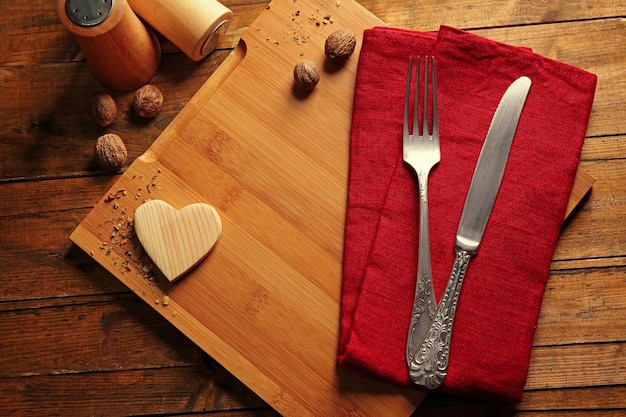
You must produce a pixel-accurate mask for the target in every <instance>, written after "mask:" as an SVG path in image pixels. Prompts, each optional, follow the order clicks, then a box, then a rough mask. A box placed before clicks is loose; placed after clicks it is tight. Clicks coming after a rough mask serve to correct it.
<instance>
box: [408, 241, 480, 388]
mask: <svg viewBox="0 0 626 417" xmlns="http://www.w3.org/2000/svg"><path fill="white" fill-rule="evenodd" d="M474 253H475V252H470V251H467V250H465V249H461V248H457V249H456V258H455V260H454V266H453V267H452V273H451V274H450V278H449V279H448V284H447V286H446V291H445V293H444V294H443V297H442V299H441V302H440V304H439V307H438V308H437V314H436V315H435V320H434V321H433V323H432V325H431V326H430V329H429V331H428V335H427V336H426V338H425V339H424V341H423V342H422V345H421V346H420V349H419V350H418V351H417V353H416V354H415V356H414V357H413V358H412V360H411V362H410V364H409V374H410V376H411V380H412V381H413V383H415V384H416V385H418V386H420V387H423V388H427V389H435V388H439V387H440V386H441V384H443V381H444V379H445V378H446V375H447V374H448V359H449V356H450V338H451V335H452V324H453V322H454V313H455V312H456V305H457V302H458V300H459V293H460V292H461V286H462V285H463V279H464V278H465V272H466V271H467V266H468V265H469V261H470V259H471V258H472V256H474Z"/></svg>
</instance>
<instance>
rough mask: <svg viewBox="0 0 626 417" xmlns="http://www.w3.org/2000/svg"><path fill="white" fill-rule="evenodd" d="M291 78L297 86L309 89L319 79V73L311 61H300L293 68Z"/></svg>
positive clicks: (311, 88) (313, 86)
mask: <svg viewBox="0 0 626 417" xmlns="http://www.w3.org/2000/svg"><path fill="white" fill-rule="evenodd" d="M293 79H294V80H295V81H296V84H297V85H298V87H300V88H301V89H303V90H306V91H311V90H313V88H315V86H316V85H317V83H318V82H319V81H320V73H319V71H318V70H317V67H316V66H315V64H314V63H313V62H311V61H301V62H298V63H297V64H296V66H295V67H294V69H293Z"/></svg>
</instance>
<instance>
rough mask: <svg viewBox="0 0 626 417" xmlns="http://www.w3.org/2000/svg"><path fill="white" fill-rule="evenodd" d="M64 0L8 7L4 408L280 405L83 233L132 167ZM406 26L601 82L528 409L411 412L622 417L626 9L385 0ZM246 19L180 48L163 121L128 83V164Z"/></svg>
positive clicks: (3, 20)
mask: <svg viewBox="0 0 626 417" xmlns="http://www.w3.org/2000/svg"><path fill="white" fill-rule="evenodd" d="M53 3H54V2H49V1H42V0H32V1H28V2H27V1H24V0H8V1H6V2H3V3H2V5H1V6H0V8H1V10H2V12H3V13H0V37H1V38H2V40H3V41H2V42H0V80H1V82H0V116H1V117H2V123H1V124H0V173H1V176H0V196H1V197H2V198H0V230H2V234H0V236H1V237H0V265H1V266H0V271H1V272H2V274H1V276H2V280H3V291H2V293H1V295H0V327H1V330H2V334H3V339H2V342H0V353H1V355H0V361H1V362H2V367H1V369H2V371H1V374H0V411H1V412H2V414H5V415H54V414H56V415H68V414H71V413H73V414H76V415H111V416H121V415H163V416H165V415H197V414H206V415H219V416H229V417H231V416H238V417H241V416H276V415H278V414H277V413H276V412H275V411H273V410H272V409H271V408H270V407H269V406H268V405H267V404H266V403H265V402H264V401H262V400H261V399H260V398H259V397H258V396H256V395H255V394H254V393H253V392H252V391H251V390H250V389H248V388H247V387H246V386H245V385H244V384H242V383H241V382H240V381H238V380H237V379H236V378H234V377H233V376H232V374H230V373H229V372H228V371H227V370H225V369H224V368H223V367H222V366H220V365H219V364H218V363H217V362H216V361H215V359H214V358H212V357H210V356H208V355H206V354H205V353H204V352H203V351H202V350H201V349H199V348H198V347H197V346H196V345H195V344H194V343H193V342H191V341H190V340H189V339H188V338H187V337H186V336H184V335H183V334H182V333H180V332H179V331H178V330H177V329H176V328H175V327H173V326H172V325H171V324H170V323H169V322H168V321H167V320H164V319H163V318H162V316H161V315H159V314H157V313H156V312H155V311H154V309H153V308H151V307H150V306H148V305H147V304H146V303H145V302H144V301H143V300H142V299H141V298H140V297H138V296H137V295H136V294H134V293H132V292H131V291H130V290H128V289H127V288H126V287H125V286H124V285H122V284H121V283H120V282H119V281H118V280H117V279H116V278H114V277H113V276H112V275H111V274H110V273H109V272H108V271H106V270H105V269H104V268H102V267H101V266H99V265H98V264H97V263H96V262H95V261H94V260H93V259H92V258H91V257H90V256H89V254H87V253H85V252H83V251H82V250H80V249H79V248H77V247H76V246H74V245H72V244H71V242H70V241H69V239H68V236H69V235H70V234H71V232H72V231H73V230H74V229H75V227H76V226H77V225H78V224H79V223H80V222H81V221H82V220H83V219H84V218H85V217H86V216H87V215H88V213H89V212H90V211H91V209H92V208H93V206H94V204H96V203H97V202H98V201H99V200H100V198H101V197H102V196H103V195H104V194H105V193H106V192H107V191H108V190H109V189H110V188H111V187H112V186H113V184H114V183H115V182H116V181H117V180H118V179H119V178H120V177H119V176H118V175H110V174H106V173H104V172H102V171H100V170H99V168H98V166H97V164H95V162H94V161H93V144H94V141H95V138H96V137H97V136H98V135H99V134H100V133H102V132H103V129H102V128H99V127H98V126H97V125H96V124H95V123H93V121H92V120H91V117H90V115H89V102H90V98H91V95H92V94H94V93H96V92H99V91H102V87H100V86H99V85H98V84H97V83H96V82H95V81H94V80H93V78H92V77H91V75H90V73H89V71H88V69H87V66H86V64H85V62H84V60H83V58H82V54H81V53H80V49H79V47H78V45H77V44H76V42H75V41H74V39H73V38H72V36H71V35H70V34H69V33H68V32H67V31H66V30H65V28H64V27H63V26H62V25H61V23H60V22H59V21H58V18H57V16H56V6H55V4H53ZM360 3H361V4H362V5H363V6H364V7H366V8H367V9H369V10H370V11H372V12H373V13H375V14H376V15H377V16H378V17H380V18H381V19H382V20H384V21H385V22H386V23H387V24H389V25H392V26H401V27H407V28H410V29H419V30H433V31H434V30H437V28H438V27H439V25H440V24H448V25H452V26H456V27H459V28H462V29H467V30H471V31H473V32H476V33H478V34H481V35H483V36H487V37H490V38H493V39H496V40H501V41H504V42H509V43H512V44H517V45H526V46H530V47H532V48H533V49H534V50H535V51H536V52H538V53H541V54H543V55H546V56H549V57H552V58H555V59H559V60H561V61H564V62H568V63H571V64H573V65H576V66H579V67H582V68H585V69H587V70H589V71H591V72H594V73H596V74H597V75H598V77H599V79H598V88H597V92H596V98H595V101H594V107H593V110H592V116H591V120H590V125H589V129H588V132H587V139H586V142H585V146H584V148H583V155H582V162H581V167H582V168H583V169H584V170H585V171H586V172H588V173H589V174H590V175H591V176H593V177H594V178H595V179H596V182H595V183H594V185H593V189H592V191H591V193H590V195H589V196H588V197H587V198H586V199H585V200H584V201H583V203H582V205H581V206H579V207H578V208H577V209H576V210H575V211H574V212H573V213H572V215H571V216H570V217H569V219H568V220H567V222H566V223H565V224H564V226H563V231H562V234H561V238H560V241H559V244H558V246H557V248H556V250H555V253H554V260H553V264H552V271H551V276H550V280H549V282H548V287H547V289H546V295H545V297H544V302H543V307H542V313H541V317H540V321H539V325H538V328H537V332H536V336H535V342H534V348H533V353H532V359H531V369H530V374H529V377H528V382H527V385H526V391H525V395H524V399H523V401H522V402H521V403H520V404H514V405H509V404H498V403H493V402H488V401H478V400H465V399H459V398H449V397H435V396H431V397H428V398H426V400H425V401H424V402H423V403H422V404H421V405H420V407H419V408H418V410H417V411H416V412H415V414H414V415H416V416H417V415H430V414H437V415H441V416H457V415H476V416H481V415H484V416H493V415H519V416H538V415H541V416H568V417H569V416H578V415H580V416H583V415H584V416H617V415H622V414H623V413H624V412H626V400H625V399H626V377H625V376H624V375H625V373H624V372H622V371H621V370H623V369H624V367H625V366H626V365H625V364H624V354H623V352H624V349H625V348H626V339H625V335H626V319H625V317H626V314H625V313H626V289H625V287H624V285H623V276H624V273H625V272H626V268H625V266H626V263H625V261H626V227H625V226H624V224H625V223H624V222H625V217H626V184H625V183H624V177H625V175H626V163H625V160H624V155H625V154H626V141H624V135H625V134H626V132H625V131H624V124H623V120H624V116H626V104H625V103H626V89H624V88H623V86H624V85H625V84H626V80H625V77H626V75H625V74H624V71H623V68H624V66H625V64H626V62H625V60H626V57H624V54H623V51H622V49H623V48H620V45H624V40H625V37H626V28H625V27H624V21H623V19H622V17H623V16H624V14H625V12H626V5H624V4H622V3H620V2H615V1H608V0H601V1H594V2H589V1H571V2H551V3H546V2H543V1H534V0H531V1H527V2H523V3H520V2H517V1H513V0H502V1H486V2H482V3H475V2H471V1H467V0H455V1H451V2H439V1H422V2H411V3H407V2H396V1H386V0H385V1H370V0H363V1H361V2H360ZM224 4H225V5H226V6H227V7H229V8H230V9H231V10H233V12H234V19H233V25H232V26H231V31H230V33H229V34H228V36H226V37H225V38H224V39H223V40H222V42H221V43H220V45H219V49H218V50H217V51H215V52H214V53H213V54H211V56H209V57H208V58H207V59H205V60H203V61H201V62H192V61H191V60H189V59H188V58H187V57H186V56H185V55H184V54H182V53H180V52H178V51H176V48H174V47H173V46H171V45H168V44H167V43H166V42H164V43H163V44H162V46H163V51H164V52H165V53H164V56H163V59H162V63H161V66H160V68H159V71H158V72H157V74H156V76H155V78H154V79H153V81H152V82H153V83H155V84H156V85H158V86H159V88H161V90H162V91H163V92H164V94H165V96H166V101H165V103H164V108H163V110H162V112H161V114H160V115H159V116H157V118H155V119H154V120H151V121H144V120H138V119H137V118H136V117H134V116H133V114H132V111H131V110H130V103H131V102H132V93H114V94H113V95H114V97H115V98H116V100H117V101H118V106H119V107H120V112H119V114H118V117H117V119H116V123H115V124H114V125H113V126H112V127H110V128H109V129H108V130H107V131H110V132H115V133H118V134H120V135H122V136H123V137H124V139H125V141H126V143H127V146H128V149H129V160H130V161H133V160H135V159H136V158H137V157H139V156H140V155H142V154H143V153H144V152H145V151H146V150H147V149H148V147H149V146H150V145H151V144H152V143H153V142H154V140H155V139H156V138H157V137H158V136H159V135H160V134H161V133H162V132H163V131H164V130H165V129H166V128H167V126H168V125H170V123H171V122H172V120H173V119H174V117H176V116H177V115H178V114H179V113H180V111H181V109H182V108H183V107H184V105H185V104H186V103H188V101H189V100H190V99H191V97H192V96H193V95H194V94H195V93H196V92H197V91H198V89H199V88H200V87H201V86H202V85H203V84H204V83H205V82H206V81H207V79H208V78H209V77H210V76H211V75H212V74H213V73H214V72H215V71H216V69H217V68H218V66H219V65H220V64H221V63H222V62H223V61H224V59H225V58H226V56H228V55H229V53H230V51H231V50H232V48H233V47H234V46H235V45H236V44H237V41H238V39H239V37H240V36H241V35H242V34H243V32H245V30H246V29H247V28H248V27H249V26H250V25H251V23H252V22H253V21H254V20H255V19H256V18H257V17H258V16H259V15H260V14H261V13H262V12H263V10H264V9H265V7H266V2H257V3H254V2H248V1H239V2H232V1H231V2H226V1H225V2H224Z"/></svg>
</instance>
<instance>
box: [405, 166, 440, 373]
mask: <svg viewBox="0 0 626 417" xmlns="http://www.w3.org/2000/svg"><path fill="white" fill-rule="evenodd" d="M417 177H418V183H419V196H420V214H419V249H418V250H419V254H418V264H417V287H416V289H415V300H414V302H413V311H412V312H411V322H410V324H409V335H408V339H407V343H406V361H407V364H410V363H411V360H412V359H413V357H414V356H415V353H416V352H417V349H419V347H420V345H421V344H422V341H423V340H424V336H425V335H426V334H427V331H428V329H429V328H430V326H431V324H432V322H433V320H434V319H435V313H436V311H437V300H436V299H435V294H434V292H433V280H432V275H433V273H432V266H431V263H430V238H429V237H428V235H429V232H428V191H427V190H428V172H425V173H424V172H422V173H418V174H417Z"/></svg>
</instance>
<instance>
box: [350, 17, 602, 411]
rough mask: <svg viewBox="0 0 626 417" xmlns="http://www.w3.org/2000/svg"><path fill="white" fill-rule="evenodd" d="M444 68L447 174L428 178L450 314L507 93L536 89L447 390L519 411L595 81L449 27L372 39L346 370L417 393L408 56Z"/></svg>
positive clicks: (481, 255) (458, 330)
mask: <svg viewBox="0 0 626 417" xmlns="http://www.w3.org/2000/svg"><path fill="white" fill-rule="evenodd" d="M428 54H434V56H435V57H436V60H437V88H438V96H439V125H440V138H441V162H440V163H439V165H438V166H436V167H435V168H434V169H433V171H432V172H431V175H430V179H429V210H430V235H431V259H432V267H433V281H434V285H435V294H436V298H437V300H438V301H439V300H440V298H441V295H442V294H443V291H444V288H445V285H446V283H447V280H448V277H449V275H450V271H451V268H452V264H453V262H454V243H455V235H456V230H457V227H458V222H459V219H460V216H461V211H462V209H463V204H464V202H465V197H466V195H467V190H468V187H469V183H470V181H471V178H472V173H473V171H474V168H475V165H476V161H477V158H478V154H479V153H480V149H481V147H482V143H483V141H484V139H485V135H486V133H487V130H488V128H489V124H490V122H491V118H492V116H493V113H494V111H495V109H496V107H497V105H498V102H499V100H500V98H501V97H502V94H503V93H504V91H505V90H506V88H507V87H508V86H509V84H510V83H511V82H513V81H514V80H515V79H517V78H518V77H520V76H522V75H526V76H528V77H529V78H530V79H531V81H532V86H531V89H530V92H529V95H528V98H527V101H526V105H525V108H524V110H523V112H522V116H521V119H520V122H519V125H518V129H517V133H516V136H515V139H514V140H513V145H512V148H511V153H510V156H509V161H508V164H507V168H506V171H505V174H504V178H503V181H502V185H501V188H500V191H499V194H498V197H497V199H496V202H495V205H494V208H493V211H492V214H491V217H490V220H489V223H488V225H487V229H486V230H485V234H484V237H483V241H482V243H481V246H480V248H479V250H478V253H477V255H476V257H475V258H474V259H473V260H472V261H471V262H470V265H469V268H468V271H467V274H466V277H465V281H464V284H463V288H462V290H461V295H460V298H459V303H458V307H457V312H456V316H455V322H454V328H453V332H452V341H451V353H450V359H449V368H448V375H447V377H446V380H445V382H444V386H443V387H442V389H441V391H442V392H445V393H450V394H455V395H463V396H470V397H482V398H485V397H488V398H495V399H499V400H507V401H518V400H520V399H521V396H522V389H523V386H524V384H525V381H526V375H527V373H528V364H529V360H530V351H531V347H532V341H533V336H534V331H535V327H536V324H537V319H538V316H539V309H540V306H541V300H542V297H543V292H544V289H545V285H546V281H547V279H548V274H549V268H550V263H551V259H552V254H553V250H554V247H555V245H556V241H557V239H558V236H559V232H560V228H561V225H562V222H563V217H564V214H565V210H566V206H567V202H568V198H569V194H570V191H571V188H572V184H573V181H574V178H575V175H576V169H577V166H578V163H579V159H580V151H581V148H582V144H583V141H584V137H585V132H586V129H587V123H588V119H589V114H590V110H591V105H592V102H593V96H594V92H595V85H596V76H595V75H593V74H590V73H588V72H585V71H583V70H581V69H578V68H575V67H572V66H570V65H567V64H564V63H560V62H557V61H554V60H551V59H547V58H544V57H541V56H539V55H537V54H535V53H533V52H532V51H530V50H528V49H526V48H519V47H513V46H510V45H505V44H502V43H498V42H495V41H492V40H489V39H486V38H482V37H479V36H477V35H474V34H470V33H467V32H463V31H460V30H457V29H453V28H450V27H445V26H442V27H441V28H440V30H439V33H438V35H436V34H430V33H420V32H414V31H408V30H402V29H394V28H373V29H370V30H367V31H365V33H364V40H363V45H362V49H361V53H360V57H359V64H358V71H357V80H356V88H355V96H354V111H353V120H352V134H351V150H350V171H349V186H348V210H347V216H346V236H345V251H344V276H343V283H342V304H341V328H340V339H339V348H338V360H339V362H340V363H341V364H343V365H347V366H351V367H354V368H358V369H361V370H363V371H365V372H368V373H371V374H374V375H376V376H379V377H381V378H384V379H388V380H391V381H394V382H396V383H399V384H409V383H410V379H409V374H408V369H407V365H406V362H405V354H404V351H405V346H406V338H407V332H408V326H409V317H410V312H411V308H412V304H413V297H414V293H415V284H416V268H417V229H418V226H417V225H418V223H417V212H418V201H417V193H416V187H417V185H416V181H415V179H414V176H413V175H412V174H411V173H410V171H409V170H408V169H407V167H406V166H405V165H404V164H403V162H402V120H403V103H404V86H405V82H406V68H407V63H408V58H409V56H414V57H415V56H417V55H422V56H424V55H428Z"/></svg>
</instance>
